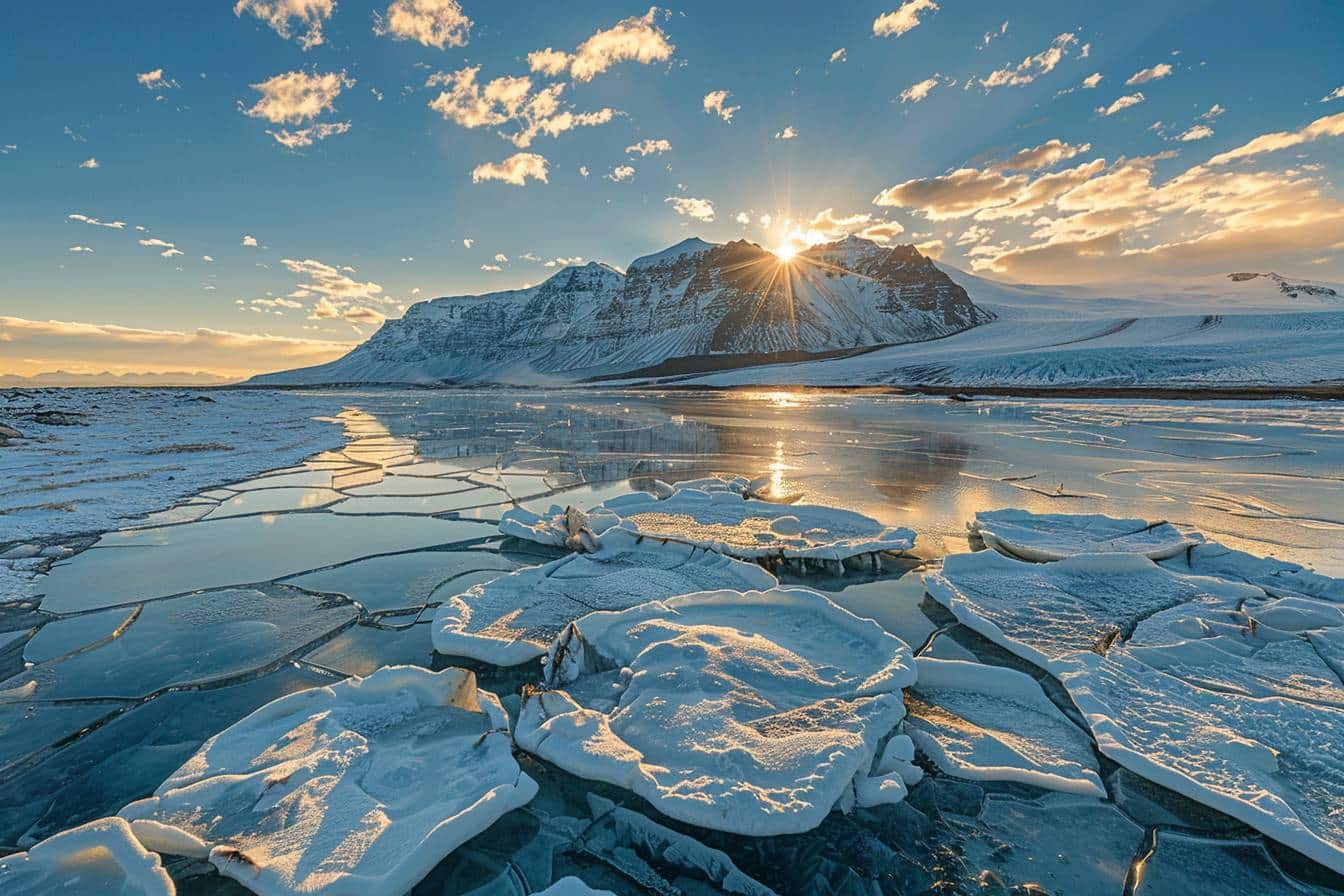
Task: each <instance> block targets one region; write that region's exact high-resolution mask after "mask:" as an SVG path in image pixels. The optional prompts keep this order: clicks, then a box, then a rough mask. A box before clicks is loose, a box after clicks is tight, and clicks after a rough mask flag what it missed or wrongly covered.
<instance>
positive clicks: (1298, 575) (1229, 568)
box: [1162, 542, 1344, 603]
mask: <svg viewBox="0 0 1344 896" xmlns="http://www.w3.org/2000/svg"><path fill="white" fill-rule="evenodd" d="M1162 565H1163V566H1165V567H1166V568H1168V569H1172V570H1176V571H1177V572H1185V573H1190V574H1192V575H1197V576H1216V577H1218V578H1220V579H1229V580H1231V581H1235V582H1250V583H1251V584H1252V585H1258V586H1259V587H1261V588H1263V589H1264V590H1265V592H1266V593H1268V594H1270V595H1272V596H1274V597H1287V596H1290V595H1294V594H1296V595H1302V596H1304V597H1314V598H1318V599H1320V600H1331V601H1335V602H1338V603H1344V579H1333V578H1330V577H1329V576H1323V575H1321V574H1320V573H1318V572H1315V571H1313V570H1310V569H1307V568H1306V567H1305V566H1299V565H1298V564H1296V563H1288V562H1286V561H1284V560H1275V559H1274V558H1273V557H1257V556H1255V555H1254V554H1248V553H1246V552H1245V551H1234V550H1232V549H1231V548H1228V547H1224V546H1223V545H1221V544H1215V543H1212V542H1210V543H1208V544H1201V545H1196V546H1194V547H1193V548H1191V549H1190V550H1189V551H1186V552H1183V553H1181V554H1178V555H1176V556H1174V557H1172V558H1171V559H1169V560H1164V561H1162Z"/></svg>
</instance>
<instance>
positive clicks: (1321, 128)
mask: <svg viewBox="0 0 1344 896" xmlns="http://www.w3.org/2000/svg"><path fill="white" fill-rule="evenodd" d="M1341 135H1344V112H1338V113H1336V114H1334V115H1327V116H1325V117H1324V118H1318V119H1316V120H1315V121H1313V122H1312V123H1311V124H1309V125H1306V126H1305V127H1301V128H1298V129H1297V130H1296V131H1275V132H1274V133H1272V134H1261V135H1260V136H1259V137H1256V138H1255V139H1254V140H1252V141H1250V142H1249V143H1244V144H1242V145H1241V146H1238V147H1237V148H1236V149H1231V150H1228V151H1227V152H1224V153H1219V154H1218V155H1216V156H1214V157H1213V158H1211V159H1209V164H1210V165H1225V164H1227V163H1228V162H1233V161H1236V160H1237V159H1246V158H1250V157H1251V156H1256V155H1260V154H1261V153H1266V152H1274V151H1276V150H1280V149H1287V148H1288V147H1290V146H1300V145H1301V144H1303V143H1311V142H1313V141H1315V140H1319V139H1320V138H1322V137H1339V136H1341Z"/></svg>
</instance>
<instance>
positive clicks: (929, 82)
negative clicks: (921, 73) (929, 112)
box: [901, 75, 942, 103]
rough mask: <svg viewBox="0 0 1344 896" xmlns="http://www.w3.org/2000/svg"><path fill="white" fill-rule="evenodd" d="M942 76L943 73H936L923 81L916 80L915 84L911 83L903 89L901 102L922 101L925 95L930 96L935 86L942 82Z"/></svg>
mask: <svg viewBox="0 0 1344 896" xmlns="http://www.w3.org/2000/svg"><path fill="white" fill-rule="evenodd" d="M941 77H942V75H934V76H933V77H932V78H925V79H924V80H923V81H916V82H915V83H914V84H911V85H910V86H909V87H907V88H905V89H904V90H902V91H901V102H903V103H918V102H921V101H922V100H923V99H924V97H926V96H928V95H929V93H930V92H932V90H933V88H935V87H937V86H938V85H939V83H941V82H940V81H939V80H938V79H939V78H941Z"/></svg>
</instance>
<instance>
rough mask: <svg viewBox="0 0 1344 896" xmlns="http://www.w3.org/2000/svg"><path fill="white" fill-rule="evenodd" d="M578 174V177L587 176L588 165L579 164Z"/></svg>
mask: <svg viewBox="0 0 1344 896" xmlns="http://www.w3.org/2000/svg"><path fill="white" fill-rule="evenodd" d="M579 176H580V177H587V176H588V166H587V165H580V166H579Z"/></svg>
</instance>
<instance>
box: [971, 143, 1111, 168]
mask: <svg viewBox="0 0 1344 896" xmlns="http://www.w3.org/2000/svg"><path fill="white" fill-rule="evenodd" d="M1091 148H1092V144H1090V143H1084V144H1082V145H1081V146H1075V145H1073V144H1070V143H1065V142H1064V141H1063V140H1059V139H1053V140H1047V141H1045V142H1044V143H1042V144H1041V145H1039V146H1033V147H1031V148H1030V149H1021V150H1018V151H1017V152H1015V153H1013V154H1012V155H1011V156H1009V157H1008V158H1006V159H1004V160H1002V161H1000V162H997V163H995V164H994V165H992V166H990V167H992V168H995V169H997V170H999V171H1036V170H1038V169H1040V168H1049V167H1051V166H1053V165H1057V164H1059V163H1060V162H1065V161H1068V160H1069V159H1072V158H1073V157H1074V156H1078V155H1081V154H1083V153H1085V152H1087V151H1088V150H1090V149H1091Z"/></svg>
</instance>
